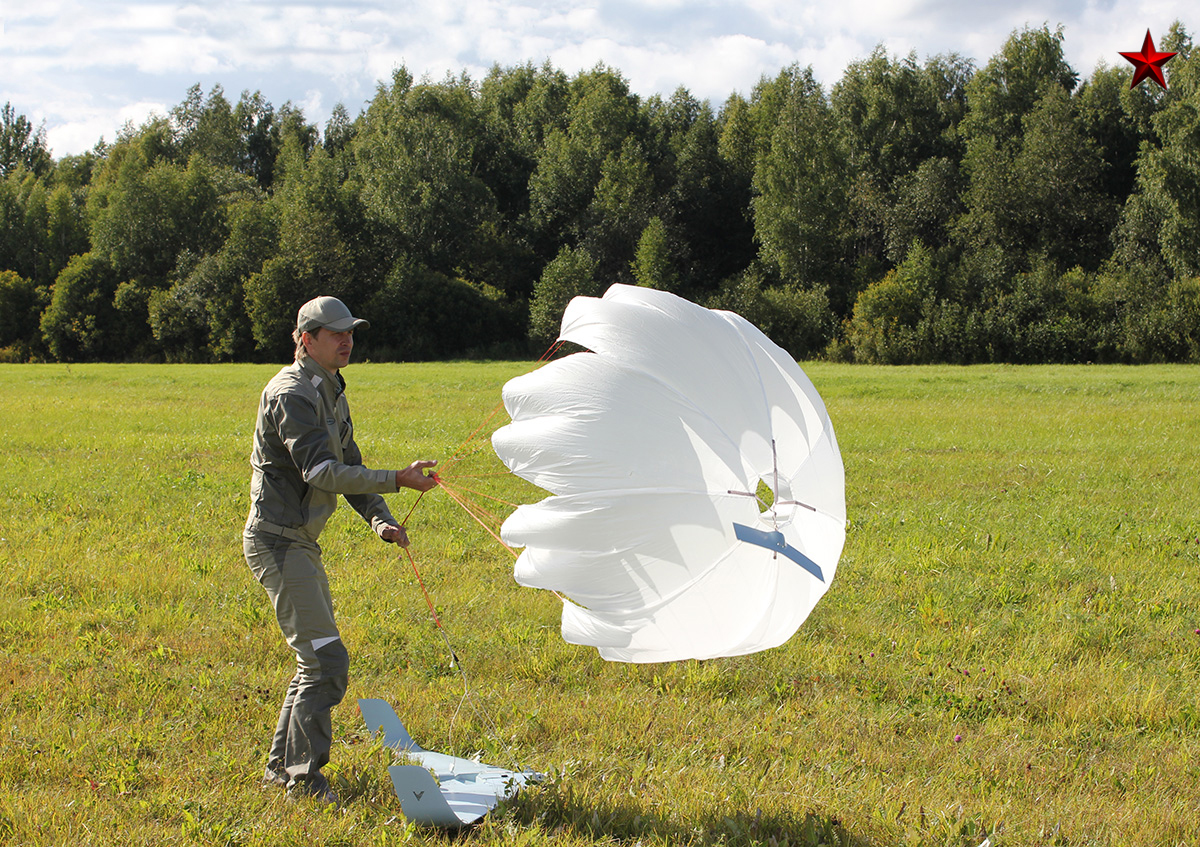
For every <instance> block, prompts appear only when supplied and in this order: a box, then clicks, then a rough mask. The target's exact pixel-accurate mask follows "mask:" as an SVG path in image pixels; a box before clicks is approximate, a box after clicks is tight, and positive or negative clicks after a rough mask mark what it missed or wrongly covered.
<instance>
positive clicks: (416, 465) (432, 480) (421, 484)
mask: <svg viewBox="0 0 1200 847" xmlns="http://www.w3.org/2000/svg"><path fill="white" fill-rule="evenodd" d="M436 464H437V460H436V459H435V460H430V459H420V460H418V461H416V462H413V463H412V464H411V465H409V466H408V467H407V468H405V469H404V470H402V471H396V490H397V491H399V490H400V489H401V488H411V489H413V490H414V491H428V490H429V489H431V488H433V487H434V486H435V485H437V477H436V476H435V475H433V474H430V475H428V476H426V475H425V474H424V473H422V471H424V470H425V469H426V468H432V467H433V466H434V465H436Z"/></svg>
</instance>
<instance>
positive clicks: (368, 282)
mask: <svg viewBox="0 0 1200 847" xmlns="http://www.w3.org/2000/svg"><path fill="white" fill-rule="evenodd" d="M280 164H281V165H282V173H281V175H280V176H278V177H277V179H276V181H277V188H276V191H275V194H274V195H273V197H272V201H271V202H272V203H273V204H274V206H275V211H274V212H273V215H274V216H275V219H277V220H278V222H279V224H278V226H279V230H278V232H279V236H278V238H279V241H278V252H277V253H275V255H273V256H271V257H270V258H268V259H266V261H264V262H263V263H262V266H261V268H260V269H259V270H257V271H256V272H254V273H252V274H251V275H250V277H249V278H248V279H247V281H246V283H245V292H246V299H245V303H246V312H247V315H248V317H249V320H250V326H251V331H252V335H253V337H254V340H255V343H256V346H257V349H258V350H260V351H262V353H264V354H265V355H267V356H270V357H271V358H275V359H284V358H287V356H288V355H289V354H290V353H291V351H292V341H291V332H292V329H293V328H294V327H295V325H296V312H297V310H298V309H299V308H300V306H301V305H303V304H304V303H305V302H306V301H307V300H310V299H311V298H313V297H317V296H320V295H323V294H329V295H332V296H334V297H338V298H340V299H342V300H343V301H344V302H345V303H346V304H347V305H348V306H350V308H351V309H353V308H355V304H360V305H361V304H363V303H365V301H366V300H367V298H368V297H370V295H371V294H372V293H373V292H374V290H375V289H376V288H377V287H378V285H379V281H378V280H375V279H371V278H368V277H364V276H363V275H362V274H360V273H359V272H358V266H357V262H358V256H357V255H356V253H355V251H354V250H353V248H352V245H351V244H350V243H349V242H348V241H347V239H346V237H345V234H344V230H343V229H342V228H341V227H340V226H339V224H340V223H343V224H344V223H345V221H346V220H347V219H348V218H352V217H353V216H354V211H353V209H351V208H348V206H352V205H353V204H354V203H355V202H356V198H354V197H353V195H352V194H351V193H350V192H349V191H348V190H347V188H346V186H345V185H344V184H343V183H342V182H341V181H340V178H339V177H340V171H339V168H338V166H337V163H336V162H334V160H333V159H331V158H330V156H329V154H328V153H326V152H325V150H324V148H320V147H318V148H316V149H315V150H312V151H311V152H310V153H309V154H308V155H307V158H306V151H305V150H304V148H303V146H302V143H301V141H300V140H298V139H296V138H292V139H289V140H288V141H287V142H286V143H285V146H284V151H283V153H282V154H281V156H280ZM255 232H256V233H258V235H256V238H258V239H261V241H260V242H259V243H260V244H261V243H263V242H266V243H269V241H270V239H271V233H270V231H269V224H268V223H267V222H265V221H256V222H255ZM252 255H254V256H255V257H256V258H257V256H258V255H260V254H259V253H258V252H257V251H254V252H253V253H252ZM241 268H242V269H243V270H249V268H248V267H246V266H241Z"/></svg>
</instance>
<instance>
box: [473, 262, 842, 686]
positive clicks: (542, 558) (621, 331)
mask: <svg viewBox="0 0 1200 847" xmlns="http://www.w3.org/2000/svg"><path fill="white" fill-rule="evenodd" d="M559 337H560V339H561V340H564V341H570V342H573V343H575V344H578V345H580V346H582V347H584V348H586V349H587V351H590V352H581V353H576V354H573V355H570V356H566V357H564V358H562V359H559V360H557V361H553V362H550V363H548V364H546V365H544V366H543V367H541V368H539V369H538V370H536V371H534V372H532V373H529V374H526V375H524V376H520V377H517V378H515V379H513V380H511V381H509V382H508V384H506V385H505V387H504V392H503V396H504V404H505V407H506V408H507V410H508V413H509V415H510V416H511V417H512V423H510V424H508V425H507V426H505V427H502V428H501V429H499V430H498V431H497V432H496V433H495V435H494V436H493V437H492V443H493V446H494V448H495V450H496V454H497V455H498V456H499V457H500V459H501V461H503V462H504V464H505V465H506V466H507V467H508V468H509V469H510V470H511V471H512V472H513V473H515V474H517V475H518V476H521V477H522V478H524V479H527V480H529V481H530V482H532V483H534V484H535V485H538V486H540V487H541V488H544V489H545V490H547V491H549V492H550V493H551V495H552V496H550V497H548V498H546V499H545V500H542V501H541V502H539V503H534V504H530V505H525V506H521V507H519V508H518V509H517V510H516V511H515V512H514V513H513V514H512V515H511V516H510V517H509V518H508V520H506V521H505V522H504V525H503V527H502V528H501V538H502V539H503V540H504V542H505V543H506V544H509V545H510V546H513V547H523V548H525V549H524V551H523V552H522V553H521V555H520V557H519V558H518V559H517V564H516V573H515V575H516V579H517V582H519V583H520V584H522V585H526V586H530V587H535V588H543V589H548V590H552V591H555V592H557V593H559V594H560V595H561V596H563V597H564V601H563V616H562V634H563V637H564V638H565V639H566V640H567V641H569V642H571V643H574V644H585V645H591V646H594V647H596V648H597V649H598V650H599V651H600V654H601V656H603V657H604V658H605V659H608V660H612V661H625V662H660V661H675V660H680V659H688V658H696V659H706V658H714V657H718V656H736V655H742V654H746V653H752V652H755V651H758V650H764V649H767V648H770V647H775V646H778V645H780V644H782V643H784V642H785V641H787V640H788V639H789V638H790V637H791V636H792V635H793V634H794V633H795V632H796V630H797V629H798V628H799V626H800V624H801V623H803V621H804V619H805V618H806V617H807V616H808V614H809V612H811V611H812V609H813V607H814V606H815V605H816V603H817V601H818V600H819V599H820V598H821V596H822V595H823V594H824V593H825V591H826V589H827V588H828V586H829V584H830V582H831V581H832V579H833V575H834V572H835V570H836V568H837V562H838V558H839V557H840V556H841V552H842V547H843V544H844V542H845V523H846V506H845V483H844V476H843V469H842V460H841V455H840V453H839V452H838V446H837V440H836V438H835V437H834V434H833V427H832V425H831V424H830V421H829V416H828V414H827V412H826V410H825V405H824V403H823V402H822V401H821V398H820V396H819V395H818V394H817V391H816V389H815V388H814V387H813V385H812V383H811V381H810V380H809V379H808V377H807V376H806V375H805V374H804V372H803V371H802V370H801V369H800V367H799V365H797V364H796V362H795V361H794V360H793V359H792V358H791V357H790V356H788V354H787V353H786V352H784V351H783V350H782V349H781V348H779V347H778V346H777V345H775V344H774V343H773V342H772V341H771V340H770V339H768V338H767V337H766V336H765V335H764V334H763V333H762V332H760V331H759V330H758V329H757V328H756V327H755V326H754V325H752V324H751V323H749V322H748V321H746V320H745V319H744V318H742V317H740V316H739V315H736V314H734V313H732V312H722V311H713V310H709V309H705V308H703V307H701V306H697V305H696V304H694V303H691V302H689V301H687V300H684V299H682V298H680V297H676V296H675V295H673V294H669V293H667V292H663V291H655V290H652V289H646V288H634V287H630V286H625V285H614V286H612V287H611V288H610V289H609V290H608V291H607V292H606V293H605V294H604V296H603V298H594V297H576V298H575V299H574V300H572V301H571V303H570V304H569V305H568V306H567V309H566V312H565V314H564V315H563V322H562V332H561V335H560V336H559ZM760 483H761V484H763V485H765V490H767V491H769V492H770V493H769V494H768V495H766V497H764V498H763V499H759V498H758V497H756V496H755V493H756V492H757V491H759V488H760Z"/></svg>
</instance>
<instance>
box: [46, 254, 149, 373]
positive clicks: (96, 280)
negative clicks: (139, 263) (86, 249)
mask: <svg viewBox="0 0 1200 847" xmlns="http://www.w3.org/2000/svg"><path fill="white" fill-rule="evenodd" d="M119 281H120V277H119V276H118V274H117V272H116V270H115V269H114V268H113V267H112V265H111V264H110V263H109V261H108V260H107V258H105V257H104V256H102V255H100V254H97V253H84V254H83V255H80V256H75V257H74V258H73V259H71V261H70V263H69V264H68V265H67V267H66V268H64V269H63V272H62V273H60V274H59V275H58V279H57V280H55V282H54V289H53V292H52V295H51V299H50V304H49V305H48V306H47V307H46V310H45V311H44V312H43V313H42V317H41V330H42V337H43V339H44V340H45V342H46V346H47V348H48V349H49V351H50V355H51V356H53V357H54V358H55V359H57V360H58V361H60V362H81V361H123V360H125V359H128V358H131V354H133V352H134V351H135V350H136V348H137V347H138V345H139V342H140V340H141V339H140V338H139V334H138V331H137V327H131V326H130V324H129V322H128V321H127V320H126V319H125V316H123V315H122V314H121V313H120V312H119V311H118V310H117V308H116V306H115V304H114V301H115V297H116V293H117V286H118V284H119Z"/></svg>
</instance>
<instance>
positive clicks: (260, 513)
mask: <svg viewBox="0 0 1200 847" xmlns="http://www.w3.org/2000/svg"><path fill="white" fill-rule="evenodd" d="M345 388H346V382H345V380H343V379H342V376H341V374H331V373H330V372H329V371H327V370H325V369H324V368H323V367H321V366H320V365H318V364H317V363H316V362H314V361H313V360H312V359H310V358H307V357H304V358H302V359H300V360H298V361H296V362H294V363H293V364H291V365H289V366H288V367H286V368H284V369H283V370H281V371H280V372H279V373H278V374H276V375H275V377H274V378H273V379H272V380H271V381H270V382H268V383H267V387H266V388H264V389H263V393H262V398H261V400H260V401H259V404H258V420H257V422H256V423H255V426H254V449H253V452H252V453H251V454H250V466H251V468H252V469H253V474H252V476H251V478H250V516H249V518H247V520H246V529H247V531H265V532H271V533H275V534H277V535H284V536H286V537H289V538H293V539H297V540H303V541H308V542H311V543H313V544H315V543H316V541H317V536H319V535H320V534H321V530H322V529H324V528H325V522H326V521H327V520H329V516H330V515H331V514H333V510H334V509H335V508H337V496H338V495H339V494H342V495H344V496H345V498H346V500H347V502H349V503H350V505H351V506H353V507H354V509H355V511H357V512H358V513H359V514H360V515H362V516H363V517H364V518H365V519H366V520H367V521H369V522H370V524H371V528H372V529H374V530H375V531H376V532H379V528H380V526H381V524H384V523H388V524H395V519H394V518H393V517H392V513H391V512H390V511H389V510H388V507H387V503H385V502H384V500H383V498H382V497H380V496H379V495H380V494H382V493H391V492H394V491H396V472H395V471H384V470H372V469H370V468H365V467H363V464H362V454H361V453H360V452H359V450H358V445H357V444H355V443H354V425H353V423H351V421H350V406H349V405H348V404H347V403H346V395H345Z"/></svg>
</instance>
